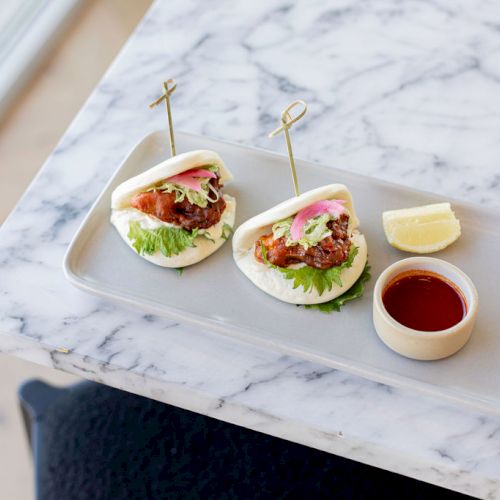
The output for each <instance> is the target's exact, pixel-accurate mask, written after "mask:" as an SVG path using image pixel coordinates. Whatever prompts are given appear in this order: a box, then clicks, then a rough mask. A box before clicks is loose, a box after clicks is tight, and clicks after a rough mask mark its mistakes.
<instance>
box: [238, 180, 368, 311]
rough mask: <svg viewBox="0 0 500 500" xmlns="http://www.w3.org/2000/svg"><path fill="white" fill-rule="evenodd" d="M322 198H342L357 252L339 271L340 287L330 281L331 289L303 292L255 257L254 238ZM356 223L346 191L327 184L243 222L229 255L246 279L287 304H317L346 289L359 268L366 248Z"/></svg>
mask: <svg viewBox="0 0 500 500" xmlns="http://www.w3.org/2000/svg"><path fill="white" fill-rule="evenodd" d="M322 200H345V203H344V207H345V208H346V209H347V211H348V213H349V231H350V233H351V241H352V244H354V245H355V246H357V247H358V254H357V255H356V257H355V258H354V262H353V265H352V266H351V267H350V268H347V269H345V270H343V271H342V273H341V281H342V287H339V286H338V285H336V284H335V283H334V284H333V286H332V289H331V290H325V291H324V292H323V294H322V295H319V293H318V292H317V290H316V289H315V288H312V289H311V290H309V291H308V292H304V289H303V288H302V287H298V288H296V289H294V288H293V280H288V279H285V278H284V277H283V274H282V273H281V272H279V271H277V270H276V269H272V268H269V267H267V266H266V265H265V264H263V263H262V262H259V261H257V259H256V258H255V256H254V249H255V242H256V241H257V240H258V239H259V237H261V236H263V235H264V234H267V233H270V232H271V228H272V226H273V224H274V223H276V222H278V221H281V220H283V219H286V218H288V217H291V216H294V215H295V214H297V212H299V211H300V210H302V209H303V208H306V207H308V206H309V205H311V204H313V203H315V202H317V201H322ZM358 226H359V220H358V218H357V216H356V212H355V210H354V205H353V203H352V197H351V194H350V192H349V191H348V189H347V188H346V187H345V186H344V185H343V184H330V185H327V186H323V187H320V188H317V189H313V190H311V191H308V192H306V193H303V194H301V195H300V196H296V197H294V198H291V199H289V200H286V201H284V202H282V203H280V204H279V205H276V206H275V207H273V208H271V209H269V210H266V211H265V212H263V213H261V214H259V215H256V216H255V217H252V218H251V219H249V220H247V221H246V222H245V223H243V224H242V225H241V226H240V227H238V229H237V230H236V232H235V233H234V235H233V257H234V260H235V262H236V264H237V266H238V267H239V268H240V270H241V271H242V272H243V273H244V274H245V275H246V276H247V277H248V278H249V279H250V281H252V282H253V283H254V284H255V285H256V286H258V287H259V288H260V289H261V290H263V291H264V292H266V293H268V294H269V295H272V296H273V297H276V298H277V299H280V300H282V301H284V302H289V303H291V304H320V303H322V302H328V301H329V300H332V299H334V298H336V297H338V296H339V295H342V294H343V293H344V292H346V291H347V290H349V288H351V286H352V285H353V284H354V283H355V282H356V280H357V279H358V278H359V277H360V275H361V273H362V272H363V269H364V267H365V264H366V259H367V252H368V250H367V246H366V241H365V237H364V236H363V235H362V234H361V233H360V232H359V231H358ZM294 267H298V266H294Z"/></svg>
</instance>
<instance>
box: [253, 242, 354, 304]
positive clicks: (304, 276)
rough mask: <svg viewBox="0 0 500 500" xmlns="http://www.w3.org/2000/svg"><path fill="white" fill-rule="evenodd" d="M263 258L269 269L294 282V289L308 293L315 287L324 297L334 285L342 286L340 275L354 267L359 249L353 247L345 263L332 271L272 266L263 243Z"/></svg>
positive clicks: (306, 267)
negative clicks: (300, 288)
mask: <svg viewBox="0 0 500 500" xmlns="http://www.w3.org/2000/svg"><path fill="white" fill-rule="evenodd" d="M261 249H262V258H263V260H264V263H265V264H266V265H267V267H270V268H272V269H276V270H277V271H279V272H280V273H282V274H283V277H284V278H285V279H287V280H293V288H294V289H295V288H298V287H299V286H301V287H302V288H303V289H304V292H308V291H309V290H311V289H312V288H313V287H314V288H316V290H317V291H318V293H319V295H322V294H323V292H324V291H325V290H328V291H330V290H331V289H332V286H333V284H334V283H335V284H336V285H338V286H340V287H341V286H342V280H341V279H340V274H341V273H342V271H343V270H344V269H347V268H349V267H351V266H352V263H353V262H354V258H355V257H356V255H357V254H358V247H355V246H354V245H351V249H350V250H349V256H348V258H347V260H346V261H345V262H342V264H340V266H336V267H331V268H330V269H316V268H314V267H310V266H303V267H299V268H298V269H292V268H290V267H279V266H275V265H274V264H271V263H270V262H269V261H268V260H267V252H266V249H265V247H264V245H263V244H262V242H261Z"/></svg>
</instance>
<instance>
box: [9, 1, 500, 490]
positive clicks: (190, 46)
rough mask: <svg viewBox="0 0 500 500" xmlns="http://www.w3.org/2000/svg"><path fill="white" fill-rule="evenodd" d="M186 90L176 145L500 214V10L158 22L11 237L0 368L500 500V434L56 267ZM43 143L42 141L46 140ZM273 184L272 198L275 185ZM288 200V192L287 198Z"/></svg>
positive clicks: (444, 408) (362, 11) (478, 417)
mask: <svg viewBox="0 0 500 500" xmlns="http://www.w3.org/2000/svg"><path fill="white" fill-rule="evenodd" d="M170 76H174V77H175V78H176V79H177V81H178V91H177V92H176V93H175V95H174V98H173V106H174V112H175V115H174V120H175V126H176V128H177V129H179V130H184V131H187V132H192V133H198V134H204V135H209V136H213V137H218V138H222V139H225V140H230V141H237V142H242V143H245V144H249V145H255V146H259V147H264V148H267V149H273V150H276V151H281V152H283V151H284V145H283V143H282V140H279V139H275V140H269V139H268V138H267V133H268V132H269V131H270V130H272V129H273V128H274V127H275V125H276V123H277V119H278V116H279V113H280V111H281V110H282V108H283V107H284V106H285V105H286V104H288V102H290V101H291V100H293V99H296V98H299V97H300V98H303V99H305V100H306V101H307V102H308V104H309V111H308V114H307V117H306V118H305V119H304V120H303V123H301V124H300V126H298V127H297V128H296V130H294V150H295V153H296V155H297V156H298V157H301V158H306V159H311V160H316V161H320V162H321V163H324V164H331V165H332V166H336V167H339V168H345V169H349V170H351V171H355V172H359V173H363V174H367V175H371V176H374V177H379V178H383V179H387V180H391V181H395V182H399V183H402V184H406V185H409V186H413V187H418V188H422V189H426V190H429V191H435V192H439V193H443V194H446V195H449V196H453V197H455V198H461V199H464V200H468V201H473V202H478V203H482V204H484V205H487V206H491V207H497V208H498V207H499V206H500V160H499V158H500V4H499V3H495V2H489V1H487V0H476V1H475V2H471V1H469V0H462V1H456V2H445V1H438V0H433V1H408V2H399V1H397V0H377V1H373V2H368V1H362V0H346V1H342V2H324V1H319V0H314V1H311V0H303V1H298V2H284V1H273V2H265V1H263V0H258V1H253V2H248V1H245V0H237V1H232V2H230V1H218V2H216V3H210V4H208V3H206V2H201V1H185V0H183V1H181V0H169V1H168V2H166V1H164V2H162V1H161V2H158V3H156V4H155V6H154V7H153V9H152V10H151V11H150V13H149V14H148V16H147V17H146V18H145V20H144V21H143V23H142V24H141V25H140V26H139V28H138V30H137V31H136V33H135V34H134V36H133V37H132V38H131V40H130V42H129V43H128V44H127V45H126V46H125V48H124V50H123V52H122V53H121V55H120V56H119V57H118V59H117V60H116V62H115V63H114V64H113V65H112V66H111V68H110V70H109V71H108V73H107V74H106V76H105V77H104V79H103V80H102V81H101V83H100V84H99V85H98V86H97V88H96V90H95V92H94V93H93V94H92V96H91V98H90V99H89V101H88V102H87V103H86V105H85V107H84V108H83V110H82V112H81V113H80V114H79V115H78V116H77V118H76V119H75V121H74V122H73V124H72V125H71V127H70V128H69V130H68V131H67V133H66V134H65V136H64V137H63V139H62V141H61V142H60V144H59V145H58V146H57V148H56V150H55V151H54V153H53V154H52V156H51V157H50V158H49V160H48V162H47V164H46V165H45V166H44V168H43V170H42V172H41V174H40V175H39V176H38V177H37V178H36V180H35V181H34V183H33V184H32V185H31V187H30V189H29V190H28V192H27V193H26V195H25V196H24V198H23V199H22V201H21V202H20V204H19V205H18V206H17V208H16V210H15V211H14V213H13V214H12V215H11V216H10V218H9V219H8V220H7V221H6V223H5V224H4V225H3V227H2V229H1V231H0V349H1V350H2V351H4V352H8V353H10V354H12V355H16V356H20V357H23V358H26V359H30V360H33V361H36V362H39V363H43V364H45V365H49V366H54V367H56V368H59V369H62V370H66V371H69V372H73V373H76V374H80V375H82V376H84V377H86V378H90V379H93V380H97V381H101V382H104V383H106V384H109V385H113V386H116V387H121V388H124V389H126V390H129V391H132V392H136V393H139V394H144V395H146V396H149V397H153V398H156V399H158V400H161V401H166V402H170V403H173V404H176V405H178V406H181V407H185V408H190V409H192V410H195V411H198V412H201V413H204V414H209V415H212V416H214V417H216V418H220V419H223V420H227V421H231V422H235V423H238V424H240V425H243V426H246V427H250V428H253V429H256V430H260V431H263V432H268V433H270V434H274V435H277V436H281V437H285V438H287V439H290V440H292V441H297V442H300V443H303V444H307V445H310V446H314V447H317V448H320V449H324V450H326V451H330V452H333V453H337V454H341V455H344V456H347V457H350V458H353V459H355V460H359V461H362V462H366V463H370V464H373V465H377V466H380V467H383V468H386V469H389V470H394V471H397V472H400V473H402V474H406V475H408V476H412V477H417V478H419V479H422V480H425V481H429V482H432V483H435V484H439V485H442V486H446V487H448V488H451V489H455V490H457V491H463V492H467V493H469V494H472V495H475V496H478V497H482V498H499V497H500V490H499V486H500V419H499V418H494V417H490V416H488V415H483V414H479V413H476V412H473V411H470V410H467V409H464V408H460V407H454V406H452V405H450V404H447V403H446V404H445V403H443V402H441V401H439V400H433V399H430V398H424V397H422V396H416V395H415V394H412V393H411V392H407V391H402V390H397V389H394V388H390V387H388V386H384V385H381V384H376V383H374V382H370V381H367V380H364V379H362V378H359V377H355V376H352V375H348V374H346V373H343V372H341V371H338V370H332V369H328V368H325V367H322V366H319V365H314V364H312V363H309V362H305V361H302V360H300V359H296V358H291V357H286V356H281V355H280V354H277V353H275V352H271V351H266V350H263V349H259V348H256V347H253V346H249V345H246V344H242V343H238V342H236V341H231V340H230V339H227V338H223V337H220V336H218V335H216V334H214V333H211V332H208V331H199V330H196V329H194V328H192V327H189V326H185V325H180V324H177V323H175V322H171V321H168V320H165V319H161V318H157V317H155V316H151V315H147V314H144V313H142V312H140V311H134V310H128V309H125V308H122V307H120V306H116V305H114V304H111V303H107V302H104V301H101V300H99V299H96V298H94V297H91V296H88V295H86V294H84V293H82V292H80V291H78V290H76V289H73V288H72V287H71V286H70V285H69V284H68V283H67V282H66V280H65V278H64V276H63V274H62V270H61V263H62V258H63V255H64V253H65V250H66V247H67V245H68V243H69V242H70V240H71V238H72V236H73V234H74V233H75V231H76V229H77V227H78V225H79V224H80V222H81V220H82V219H83V217H84V215H85V213H86V212H87V210H88V209H89V207H90V205H91V204H92V202H93V201H94V199H95V198H96V196H97V195H98V193H99V192H100V190H101V189H102V187H103V186H104V184H105V182H106V181H107V179H108V178H109V177H110V175H111V174H112V173H113V171H114V170H115V169H116V168H117V166H118V165H119V163H120V162H121V160H122V159H123V158H124V157H125V155H126V154H127V153H128V151H129V150H130V149H131V148H132V146H133V145H134V144H135V143H136V142H138V141H139V140H140V139H141V138H142V137H143V136H144V135H145V134H146V133H148V132H150V131H152V130H156V129H158V128H160V127H163V126H164V125H165V118H164V113H162V112H161V111H159V110H154V111H151V110H148V109H147V105H148V103H149V102H151V101H152V100H153V99H154V98H156V97H157V95H158V93H159V90H160V84H161V82H162V81H163V80H164V79H165V78H167V77H170ZM41 126H43V124H41ZM263 181H265V180H263ZM286 182H289V181H288V179H287V180H286Z"/></svg>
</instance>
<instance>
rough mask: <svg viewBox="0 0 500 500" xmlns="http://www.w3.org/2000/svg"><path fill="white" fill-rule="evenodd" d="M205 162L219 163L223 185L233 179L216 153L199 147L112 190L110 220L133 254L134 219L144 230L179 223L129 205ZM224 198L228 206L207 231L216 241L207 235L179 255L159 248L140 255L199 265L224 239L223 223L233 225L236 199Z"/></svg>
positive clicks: (157, 260)
mask: <svg viewBox="0 0 500 500" xmlns="http://www.w3.org/2000/svg"><path fill="white" fill-rule="evenodd" d="M206 165H216V166H217V167H219V176H220V179H221V183H222V184H225V183H226V182H228V181H230V180H232V178H233V176H232V175H231V173H230V172H229V170H228V169H227V167H226V166H225V164H224V162H223V161H222V158H221V157H220V156H219V155H218V154H217V153H215V152H213V151H208V150H198V151H190V152H189V153H183V154H180V155H177V156H174V157H173V158H170V159H168V160H166V161H164V162H162V163H159V164H158V165H156V166H154V167H152V168H150V169H149V170H146V171H145V172H143V173H142V174H139V175H136V176H135V177H132V178H130V179H128V180H126V181H125V182H123V183H121V184H120V185H119V186H118V187H117V188H116V189H115V190H114V191H113V193H112V195H111V209H112V211H111V223H112V224H113V225H114V226H115V227H116V229H117V230H118V233H119V234H120V236H121V237H122V238H123V240H124V241H125V243H127V245H128V246H129V247H130V248H132V250H133V252H134V253H137V252H136V250H135V249H134V247H133V246H132V243H133V242H132V241H130V240H129V238H128V233H129V225H130V222H131V221H138V222H139V223H140V225H141V227H143V228H144V229H156V228H159V227H176V226H174V225H173V224H169V223H167V222H163V221H161V220H159V219H157V218H156V217H152V216H150V215H148V214H145V213H144V212H141V211H140V210H137V209H135V208H133V207H132V206H131V205H130V203H131V200H132V198H133V197H134V196H135V195H136V194H139V193H141V192H143V191H146V190H147V189H149V188H150V187H151V186H154V185H155V184H157V183H158V182H161V181H163V180H164V179H167V178H168V177H172V176H174V175H177V174H180V173H182V172H185V171H186V170H191V169H193V168H201V167H203V166H206ZM223 198H224V200H225V201H226V208H225V210H224V212H223V214H222V217H221V219H220V221H219V222H218V223H217V224H214V225H213V226H211V227H209V228H208V229H206V230H205V231H206V232H207V233H208V234H209V235H210V237H211V238H212V239H213V240H214V241H215V243H214V242H212V241H210V240H209V239H207V238H205V237H204V236H198V237H197V238H196V240H195V245H196V246H195V247H188V248H186V249H185V250H183V251H182V252H181V253H180V254H178V255H172V256H171V257H166V256H165V255H163V254H162V253H161V252H160V251H158V252H156V253H154V254H152V255H146V254H144V255H141V257H143V258H144V259H146V260H148V261H149V262H152V263H153V264H157V265H159V266H162V267H185V266H189V265H191V264H196V263H197V262H199V261H200V260H203V259H204V258H205V257H208V256H209V255H210V254H212V253H214V252H215V251H216V250H217V249H219V248H220V247H221V245H222V244H223V243H224V242H225V239H224V238H223V237H222V235H223V227H224V224H228V225H229V226H231V227H233V226H234V217H235V210H236V200H235V199H234V198H233V197H232V196H229V195H227V194H224V196H223ZM177 227H178V226H177Z"/></svg>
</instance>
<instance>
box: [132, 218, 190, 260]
mask: <svg viewBox="0 0 500 500" xmlns="http://www.w3.org/2000/svg"><path fill="white" fill-rule="evenodd" d="M127 236H128V239H129V240H130V241H131V242H132V246H133V247H134V248H135V250H136V252H137V253H138V254H140V255H144V254H146V255H152V254H154V253H156V252H157V251H158V250H160V252H161V253H162V254H163V255H165V257H172V255H178V254H180V253H181V252H182V251H183V250H184V249H186V248H188V247H194V246H196V245H195V244H194V240H195V238H196V237H197V236H198V229H193V231H186V230H185V229H182V228H177V227H159V228H157V229H144V228H142V227H141V225H140V224H139V222H138V221H131V222H130V225H129V232H128V235H127Z"/></svg>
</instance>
